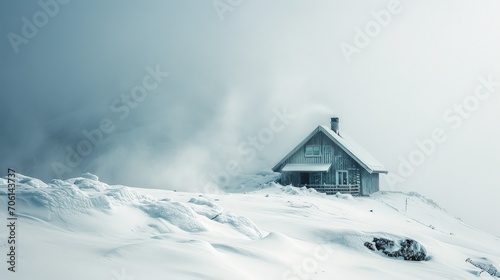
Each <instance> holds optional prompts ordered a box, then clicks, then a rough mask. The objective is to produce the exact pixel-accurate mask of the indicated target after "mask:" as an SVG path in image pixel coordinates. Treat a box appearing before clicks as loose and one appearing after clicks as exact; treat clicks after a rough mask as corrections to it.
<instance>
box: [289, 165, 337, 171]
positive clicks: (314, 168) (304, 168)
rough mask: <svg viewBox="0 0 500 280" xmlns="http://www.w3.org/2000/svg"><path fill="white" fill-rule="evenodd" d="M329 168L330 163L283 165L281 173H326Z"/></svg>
mask: <svg viewBox="0 0 500 280" xmlns="http://www.w3.org/2000/svg"><path fill="white" fill-rule="evenodd" d="M331 167H332V164H331V163H289V164H287V165H285V166H284V167H283V169H281V171H282V172H292V171H302V172H328V171H330V168H331Z"/></svg>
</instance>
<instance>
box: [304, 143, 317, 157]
mask: <svg viewBox="0 0 500 280" xmlns="http://www.w3.org/2000/svg"><path fill="white" fill-rule="evenodd" d="M317 156H320V147H319V145H308V146H306V157H317Z"/></svg>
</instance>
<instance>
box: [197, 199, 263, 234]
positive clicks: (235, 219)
mask: <svg viewBox="0 0 500 280" xmlns="http://www.w3.org/2000/svg"><path fill="white" fill-rule="evenodd" d="M189 203H191V204H192V206H191V207H192V208H193V209H194V211H195V212H196V213H198V214H200V215H203V216H205V217H207V218H209V219H210V220H213V221H216V222H218V223H221V224H227V225H229V226H231V227H232V228H233V229H234V230H236V231H238V232H240V233H241V234H243V235H245V236H247V237H248V238H250V239H260V238H262V233H261V231H260V230H259V229H258V228H257V226H256V225H255V223H254V222H253V221H252V220H250V219H248V218H246V217H243V216H238V215H236V214H233V213H231V212H224V211H223V209H222V207H221V206H220V205H219V204H217V203H215V202H213V201H210V200H208V199H207V198H205V197H202V196H201V197H198V198H195V197H193V198H191V199H190V200H189Z"/></svg>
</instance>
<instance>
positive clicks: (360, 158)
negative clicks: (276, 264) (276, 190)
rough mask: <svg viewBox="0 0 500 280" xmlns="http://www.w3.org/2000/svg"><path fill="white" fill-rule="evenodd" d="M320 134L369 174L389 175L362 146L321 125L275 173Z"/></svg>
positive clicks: (277, 165)
mask: <svg viewBox="0 0 500 280" xmlns="http://www.w3.org/2000/svg"><path fill="white" fill-rule="evenodd" d="M318 132H323V133H324V134H325V135H326V136H327V137H328V138H330V140H332V141H333V142H334V143H335V144H337V145H338V146H339V147H340V148H341V149H342V150H343V151H344V152H346V153H347V154H348V155H349V156H350V157H352V158H353V159H354V160H355V161H356V162H357V163H359V165H361V166H362V167H363V168H364V169H365V170H366V171H368V172H369V173H388V171H387V170H386V169H385V167H384V166H383V165H382V164H381V163H380V162H378V161H377V160H376V159H375V158H374V157H373V156H372V155H370V154H369V153H368V152H367V151H365V150H364V149H363V148H362V147H361V146H359V145H358V144H356V143H355V142H354V141H352V140H350V139H348V138H347V137H346V136H345V135H344V134H343V133H342V135H343V136H340V135H338V134H337V133H335V132H334V131H333V130H331V129H330V128H329V127H328V126H324V125H320V126H318V127H317V128H316V129H314V130H313V131H312V132H311V133H310V134H309V135H308V136H307V137H306V138H305V139H304V140H302V142H300V143H299V144H298V145H297V146H296V147H295V148H294V149H293V150H292V151H290V152H289V153H288V154H287V155H286V156H285V157H284V158H283V159H282V160H281V161H280V162H278V164H276V165H275V166H274V167H273V171H275V172H276V171H278V168H279V167H280V165H281V164H283V162H285V161H286V160H287V159H288V158H289V157H291V156H292V155H293V154H295V152H297V151H298V150H299V149H300V148H301V147H302V146H304V145H305V144H306V143H307V141H309V140H310V139H311V138H312V137H313V136H314V135H316V134H317V133H318Z"/></svg>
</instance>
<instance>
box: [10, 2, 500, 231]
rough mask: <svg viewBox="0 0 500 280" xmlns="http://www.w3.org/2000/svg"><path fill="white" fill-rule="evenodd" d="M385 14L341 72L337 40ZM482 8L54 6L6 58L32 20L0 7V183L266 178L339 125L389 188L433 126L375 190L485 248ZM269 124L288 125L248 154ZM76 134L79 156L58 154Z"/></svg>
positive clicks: (488, 117)
mask: <svg viewBox="0 0 500 280" xmlns="http://www.w3.org/2000/svg"><path fill="white" fill-rule="evenodd" d="M47 1H48V0H47ZM47 1H45V2H47ZM42 2H44V1H42ZM62 2H63V1H61V3H62ZM58 3H59V2H58ZM390 5H396V6H397V7H398V8H397V9H396V10H397V12H396V13H392V14H391V18H390V20H389V22H388V23H387V26H385V27H382V28H381V30H380V32H379V33H378V34H377V35H376V36H373V37H368V42H366V44H365V45H363V46H361V47H360V46H358V47H357V51H356V53H353V54H351V55H350V56H349V57H348V59H347V58H346V56H345V52H343V50H342V49H341V48H340V46H341V45H342V43H345V44H349V45H351V46H354V47H356V36H357V34H358V31H357V30H358V29H359V30H361V31H362V32H364V30H365V28H366V26H367V24H369V23H370V22H372V21H374V17H375V16H374V14H377V13H379V12H380V11H382V10H388V7H389V6H390ZM499 10H500V3H498V2H497V1H493V0H488V1H482V2H481V3H475V2H474V3H473V2H467V1H459V2H457V1H451V0H445V1H439V3H436V2H435V1H429V0H428V1H407V0H401V1H396V2H394V1H378V0H377V1H368V0H365V1H357V2H356V3H348V2H345V1H326V0H314V1H290V0H286V1H285V0H277V1H271V2H270V1H263V0H256V1H242V2H241V4H239V5H237V6H235V7H233V8H232V9H231V10H230V11H227V12H225V13H224V14H223V16H222V17H220V14H218V13H217V11H216V9H215V8H214V5H213V2H212V1H159V0H154V1H146V2H139V1H118V0H112V1H105V2H102V1H68V3H67V4H59V5H58V11H57V12H56V13H54V15H53V16H49V17H48V21H47V23H46V24H45V25H44V26H43V27H39V28H37V30H36V32H33V30H31V31H32V32H31V34H30V36H31V38H27V37H26V38H25V40H26V41H27V42H25V43H19V44H18V45H16V46H14V45H13V44H12V42H11V39H9V38H10V37H9V35H8V34H9V33H15V34H17V35H18V36H22V37H23V38H24V37H25V36H24V35H23V26H24V24H25V21H24V20H23V18H26V19H27V20H28V21H30V22H33V16H34V15H35V14H36V13H37V12H39V11H43V8H42V7H41V6H40V4H38V3H37V2H36V1H32V2H27V1H26V2H12V1H3V2H2V3H0V16H1V17H0V18H1V24H0V30H1V32H0V33H1V34H4V39H3V40H2V41H1V43H0V48H1V49H0V55H1V60H2V67H1V68H0V71H1V78H0V79H1V83H0V92H1V93H0V94H1V100H2V101H1V105H2V109H1V110H0V120H2V121H1V122H0V172H1V173H2V174H4V173H6V171H7V168H8V167H11V168H14V169H15V170H16V171H18V172H20V173H23V174H26V175H29V176H32V177H36V178H39V179H42V180H44V181H49V180H51V179H54V178H60V179H67V178H72V177H76V176H80V175H81V174H83V173H85V172H92V173H94V174H97V175H98V176H99V177H100V178H101V180H103V181H105V182H108V183H110V184H126V185H129V186H136V187H144V188H160V189H169V190H173V189H175V190H182V191H196V192H203V191H204V190H206V188H205V186H206V185H207V183H209V182H213V181H214V179H213V178H217V176H218V175H219V174H220V173H221V172H227V169H228V164H229V165H230V166H231V168H229V169H232V167H234V166H235V165H237V168H236V169H235V170H237V171H235V173H237V175H238V176H240V175H241V176H245V175H248V174H256V173H259V172H269V171H270V168H271V167H272V166H273V165H274V164H275V163H276V162H277V161H279V160H280V159H281V158H282V157H283V156H284V155H285V154H286V153H287V152H288V151H290V150H291V149H292V148H293V147H294V146H295V145H296V144H298V143H299V142H300V141H301V140H302V139H303V138H304V137H305V136H306V135H307V134H308V133H310V132H311V131H312V130H313V129H314V128H315V127H316V126H317V125H319V124H328V122H329V118H330V117H333V116H338V117H340V128H341V130H342V131H345V133H346V134H348V135H349V136H350V137H351V138H352V139H354V140H355V141H356V142H358V143H359V144H360V145H361V146H363V147H364V148H365V149H366V150H367V151H369V152H370V153H371V154H373V155H374V156H375V157H376V158H377V159H378V160H379V161H380V162H381V163H383V164H384V165H385V167H386V168H388V170H389V172H390V174H394V175H401V174H400V173H401V172H400V171H399V170H400V169H401V164H402V159H403V160H408V159H409V156H410V155H411V153H412V152H414V151H415V150H419V149H420V148H419V146H418V145H417V144H416V141H420V142H422V141H424V142H425V139H432V134H433V131H435V130H436V129H440V130H442V132H443V133H442V134H443V137H444V138H445V139H446V140H444V141H443V142H442V143H435V148H433V149H432V153H430V155H429V156H427V155H426V156H425V159H424V162H423V163H422V164H419V166H414V168H413V169H414V170H410V171H408V170H407V171H408V172H407V173H411V174H410V175H409V176H401V177H402V179H403V181H400V182H397V183H396V184H390V183H387V182H386V180H385V178H384V177H382V180H381V182H382V187H381V188H382V189H384V190H397V191H416V192H419V193H422V194H424V195H426V196H428V197H431V198H432V199H434V200H435V201H437V202H438V203H439V204H440V205H442V206H443V207H444V208H446V209H447V210H448V211H449V212H450V213H452V214H453V215H456V216H458V217H460V218H462V219H463V220H464V221H466V222H467V223H469V224H471V225H473V226H474V227H478V228H480V229H482V230H485V231H488V232H490V233H492V234H495V235H497V236H499V235H500V223H498V222H497V220H494V219H492V218H491V216H490V213H498V212H499V210H500V206H499V205H500V204H499V203H498V202H499V199H500V177H498V176H496V173H498V172H497V170H498V167H499V166H500V156H499V155H500V146H499V145H498V143H499V142H500V130H499V129H497V127H498V123H499V121H500V110H498V108H499V106H500V85H499V84H498V83H499V82H498V81H500V67H499V65H500V64H499V62H500V53H499V52H498V49H499V47H500V37H498V36H497V33H498V30H499V29H500V19H499V17H498V11H499ZM25 31H26V30H25ZM11 36H12V35H11ZM481 78H483V79H486V80H487V81H488V80H489V82H488V83H489V86H490V88H488V87H487V85H485V84H484V83H482V82H481ZM480 85H482V86H483V88H482V89H481V92H482V93H483V98H482V99H476V101H477V106H476V104H474V102H475V101H474V100H472V99H471V97H470V96H474V94H475V92H476V89H477V87H478V86H480ZM140 88H142V89H144V91H141V89H140ZM144 92H145V93H144ZM488 92H489V93H490V95H488V96H486V93H488ZM132 93H134V94H136V97H138V99H140V100H141V101H137V100H135V101H134V97H131V95H132ZM471 104H472V105H471ZM457 106H461V107H462V113H460V111H459V109H458V108H459V107H457ZM464 107H467V108H473V109H471V110H467V109H463V108H464ZM463 110H465V111H463ZM276 112H279V114H281V115H283V114H285V115H286V114H288V115H289V116H293V117H290V118H287V119H286V120H285V121H283V120H281V119H280V122H278V121H276V123H277V124H278V125H280V128H281V125H283V127H282V129H279V131H275V130H271V131H273V134H272V137H269V138H265V139H266V140H267V139H269V141H268V143H262V141H260V140H259V133H260V135H261V136H262V135H263V134H265V133H266V131H267V132H268V131H269V129H271V127H270V126H271V124H270V123H271V121H272V120H273V119H275V118H277V114H278V113H276ZM283 112H286V113H283ZM96 129H99V132H95V130H96ZM105 131H108V132H109V133H108V132H105ZM263 131H264V132H263ZM99 133H100V134H99ZM85 134H88V135H91V136H90V138H92V137H94V138H92V139H94V141H95V143H93V144H92V143H91V144H92V145H91V146H90V147H89V146H85V145H83V146H82V147H81V151H83V152H84V153H86V154H87V155H85V156H81V155H80V156H79V158H77V157H74V151H76V150H77V149H78V144H79V143H80V142H81V141H82V140H86V139H87V140H88V139H89V138H88V137H87V136H85ZM100 135H102V139H101V136H100ZM255 138H257V139H258V141H259V142H258V143H257V145H253V144H251V141H252V139H255ZM89 141H90V140H89ZM70 150H73V152H71V151H70ZM68 159H69V160H68ZM68 161H69V162H70V164H68ZM55 166H56V167H55ZM57 170H58V171H57ZM233 177H235V176H230V178H229V179H230V182H226V183H227V184H232V183H236V182H239V181H238V180H239V179H237V178H233ZM236 177H237V176H236ZM216 180H217V179H216Z"/></svg>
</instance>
